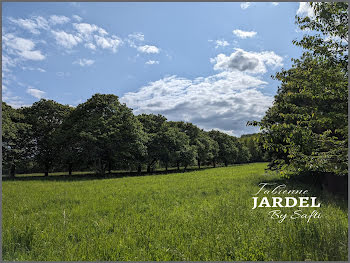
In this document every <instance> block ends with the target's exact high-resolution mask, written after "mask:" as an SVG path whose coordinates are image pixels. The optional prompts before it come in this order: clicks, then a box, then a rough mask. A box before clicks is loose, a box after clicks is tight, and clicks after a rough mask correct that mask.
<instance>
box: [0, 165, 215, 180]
mask: <svg viewBox="0 0 350 263" xmlns="http://www.w3.org/2000/svg"><path fill="white" fill-rule="evenodd" d="M207 169H215V168H213V167H202V168H188V169H186V170H184V169H180V170H177V169H172V170H168V171H165V170H161V171H153V172H146V171H142V172H141V173H139V172H112V173H110V174H109V173H106V174H104V175H97V174H91V173H86V174H83V173H82V174H73V175H68V174H66V175H49V176H44V175H42V176H38V175H35V176H31V175H28V176H15V177H10V176H3V177H2V180H3V181H83V180H96V179H114V178H123V177H135V176H150V175H166V174H173V173H186V172H193V171H202V170H207Z"/></svg>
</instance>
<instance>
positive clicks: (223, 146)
mask: <svg viewBox="0 0 350 263" xmlns="http://www.w3.org/2000/svg"><path fill="white" fill-rule="evenodd" d="M209 136H210V137H211V138H212V139H213V140H215V141H216V142H217V143H218V145H219V151H218V154H217V156H215V157H214V160H213V162H214V166H215V162H218V161H220V162H223V163H224V164H225V166H227V165H228V164H232V163H238V154H240V153H239V152H238V147H237V146H238V141H237V138H235V137H232V136H230V135H228V134H226V133H222V132H219V131H214V130H213V131H210V132H209Z"/></svg>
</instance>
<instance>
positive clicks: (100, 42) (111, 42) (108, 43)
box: [94, 35, 122, 53]
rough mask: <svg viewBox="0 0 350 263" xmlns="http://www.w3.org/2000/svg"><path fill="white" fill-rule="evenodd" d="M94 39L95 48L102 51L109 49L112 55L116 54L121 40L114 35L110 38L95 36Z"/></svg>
mask: <svg viewBox="0 0 350 263" xmlns="http://www.w3.org/2000/svg"><path fill="white" fill-rule="evenodd" d="M94 38H95V41H96V44H97V46H99V47H101V48H104V49H110V50H111V51H112V52H113V53H116V52H117V50H118V48H119V46H121V45H122V40H121V39H120V38H118V37H117V36H114V35H113V36H112V38H110V37H102V36H98V35H95V36H94Z"/></svg>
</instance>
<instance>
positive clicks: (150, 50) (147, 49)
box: [137, 45, 159, 54]
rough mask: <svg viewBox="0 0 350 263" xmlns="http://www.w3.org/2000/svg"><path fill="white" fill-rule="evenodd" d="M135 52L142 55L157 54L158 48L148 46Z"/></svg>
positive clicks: (140, 47)
mask: <svg viewBox="0 0 350 263" xmlns="http://www.w3.org/2000/svg"><path fill="white" fill-rule="evenodd" d="M137 50H138V51H140V52H142V53H148V54H150V53H159V48H157V47H156V46H149V45H144V46H139V47H138V48H137Z"/></svg>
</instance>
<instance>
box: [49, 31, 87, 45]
mask: <svg viewBox="0 0 350 263" xmlns="http://www.w3.org/2000/svg"><path fill="white" fill-rule="evenodd" d="M52 34H53V35H54V37H55V39H56V41H57V43H58V44H59V45H61V46H63V47H65V48H69V49H71V48H73V47H75V46H76V45H78V44H79V43H80V42H82V39H81V38H80V37H78V36H75V35H72V34H70V33H66V32H64V31H52Z"/></svg>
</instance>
